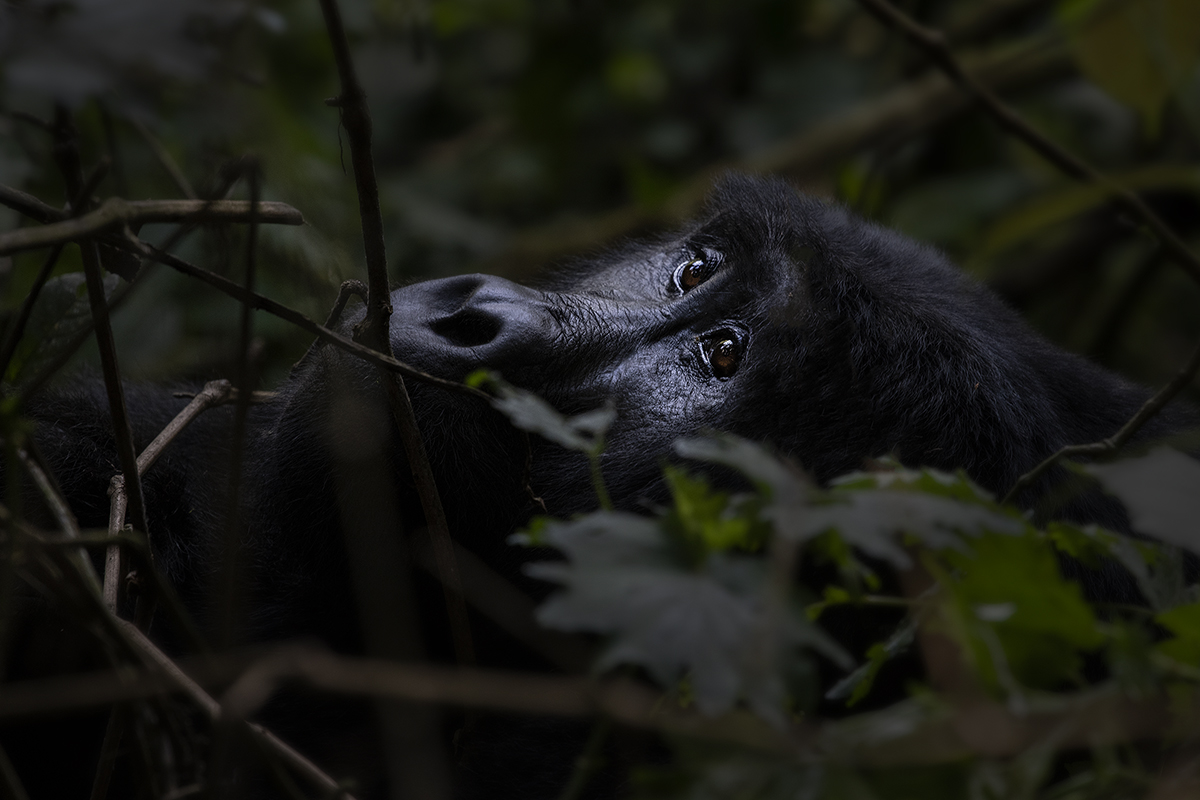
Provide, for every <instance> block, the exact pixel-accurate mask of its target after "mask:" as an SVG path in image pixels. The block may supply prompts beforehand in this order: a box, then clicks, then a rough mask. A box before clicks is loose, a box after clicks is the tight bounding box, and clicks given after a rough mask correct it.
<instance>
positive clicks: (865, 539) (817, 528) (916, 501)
mask: <svg viewBox="0 0 1200 800" xmlns="http://www.w3.org/2000/svg"><path fill="white" fill-rule="evenodd" d="M828 497H829V502H828V503H825V504H822V505H814V506H811V507H810V508H809V509H808V510H807V511H806V512H805V514H804V517H803V519H802V520H801V521H799V523H798V524H796V525H795V526H794V527H793V528H792V530H793V531H794V532H795V533H796V534H798V535H799V536H800V537H801V538H802V539H810V538H812V537H814V536H817V535H818V534H820V533H822V532H824V531H827V530H830V529H836V530H837V531H838V533H840V534H841V536H842V537H843V538H844V539H846V540H847V541H848V542H849V543H851V544H852V545H854V546H855V547H858V548H859V549H861V550H862V551H863V552H865V553H867V554H868V555H871V556H874V557H876V558H881V559H884V560H886V561H888V562H890V563H891V564H893V565H894V566H896V567H897V568H899V569H907V568H909V567H911V566H912V559H911V558H909V556H908V554H907V553H905V551H904V549H903V548H902V547H901V546H900V545H899V544H898V543H897V542H896V540H895V534H896V533H900V532H903V533H907V534H910V535H912V536H914V537H916V538H918V539H920V540H921V542H922V543H923V544H924V545H926V546H927V547H931V548H933V549H935V550H938V549H943V548H947V547H951V548H961V547H962V541H961V539H960V536H959V534H966V535H970V536H978V535H980V534H982V533H984V532H987V531H991V532H993V533H1004V534H1010V535H1011V534H1017V533H1020V532H1021V530H1022V525H1021V523H1020V522H1018V521H1017V520H1014V519H1013V518H1012V517H1009V516H1007V515H1005V514H1002V513H999V512H997V511H994V510H992V509H990V508H987V507H985V506H982V505H975V504H971V503H963V502H960V501H958V500H949V499H947V498H945V497H938V496H936V495H929V494H924V493H920V492H912V491H893V490H883V489H880V490H860V491H835V492H830V493H829V496H828Z"/></svg>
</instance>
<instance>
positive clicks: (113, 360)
mask: <svg viewBox="0 0 1200 800" xmlns="http://www.w3.org/2000/svg"><path fill="white" fill-rule="evenodd" d="M55 138H56V142H55V151H56V156H57V158H58V161H59V164H60V166H61V168H62V171H63V177H64V178H65V180H66V182H67V187H68V189H69V191H70V193H71V195H72V196H73V197H75V196H79V194H80V192H81V190H82V189H83V180H82V173H81V171H80V163H79V149H78V147H79V144H78V139H77V134H76V132H75V127H74V123H73V122H72V121H71V118H70V116H69V115H68V113H67V111H66V110H65V109H64V108H61V107H60V108H59V109H58V111H57V119H56V121H55ZM84 202H85V203H86V198H85V200H84ZM85 216H86V215H85ZM82 219H83V218H82V217H81V218H79V220H68V221H67V222H65V223H63V224H68V225H69V224H73V223H75V222H78V221H80V220H82ZM80 250H81V252H82V255H83V271H84V277H85V280H86V282H87V294H88V303H89V305H90V306H91V310H92V322H93V324H94V325H95V328H96V344H97V345H98V347H99V349H100V366H101V371H102V373H103V375H104V387H105V390H106V391H107V393H108V407H109V414H110V416H111V417H112V423H113V433H114V436H115V438H116V444H117V457H118V459H119V461H120V464H121V473H122V474H123V475H124V476H125V491H126V494H127V496H128V501H129V511H130V513H131V514H132V516H133V521H134V524H135V526H136V527H137V528H138V529H139V530H140V531H142V533H144V534H146V535H147V536H148V535H149V534H150V528H149V526H148V525H147V523H146V504H145V500H144V497H143V494H142V482H141V480H140V479H139V478H138V473H137V451H136V450H134V447H133V430H132V428H131V427H130V424H129V413H128V410H127V409H126V407H125V391H124V388H123V387H122V386H121V371H120V368H119V367H118V365H117V351H116V343H115V341H114V339H113V332H112V323H111V320H110V319H109V317H108V303H107V301H106V299H105V296H104V276H103V274H102V273H101V268H100V251H99V249H98V248H97V246H96V243H95V242H94V241H86V242H83V243H81V244H80Z"/></svg>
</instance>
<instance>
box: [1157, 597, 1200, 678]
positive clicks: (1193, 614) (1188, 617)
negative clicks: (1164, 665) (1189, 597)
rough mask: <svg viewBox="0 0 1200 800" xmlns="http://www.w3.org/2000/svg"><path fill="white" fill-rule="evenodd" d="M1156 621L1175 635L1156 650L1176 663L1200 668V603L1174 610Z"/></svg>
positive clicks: (1166, 612) (1165, 612)
mask: <svg viewBox="0 0 1200 800" xmlns="http://www.w3.org/2000/svg"><path fill="white" fill-rule="evenodd" d="M1154 620H1155V621H1156V622H1157V623H1158V624H1159V625H1162V626H1163V627H1164V628H1166V629H1167V630H1169V631H1170V632H1171V633H1172V634H1174V637H1173V638H1171V639H1168V640H1166V641H1165V642H1160V643H1159V644H1158V646H1157V648H1156V649H1157V650H1158V651H1159V652H1161V653H1163V654H1164V655H1167V656H1170V657H1171V658H1173V659H1175V660H1176V661H1180V662H1182V663H1184V664H1188V665H1190V666H1193V667H1200V603H1192V604H1191V605H1186V606H1179V607H1178V608H1172V609H1171V610H1170V611H1164V612H1162V613H1161V614H1158V615H1157V616H1155V617H1154Z"/></svg>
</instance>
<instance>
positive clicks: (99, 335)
mask: <svg viewBox="0 0 1200 800" xmlns="http://www.w3.org/2000/svg"><path fill="white" fill-rule="evenodd" d="M54 139H55V143H54V144H55V147H54V150H55V157H56V160H57V161H58V163H59V167H60V168H61V170H62V173H63V178H64V179H65V181H66V184H67V191H68V192H69V193H70V194H71V196H73V197H75V196H79V195H80V194H81V192H82V189H83V173H82V169H81V164H80V158H79V142H78V138H77V134H76V131H75V127H74V124H73V122H72V121H71V118H70V116H69V114H68V112H67V111H66V109H65V108H64V107H62V106H60V107H59V108H58V109H57V110H56V119H55V126H54ZM83 202H84V204H86V203H87V198H86V196H84V201H83ZM77 221H78V220H68V221H66V222H63V223H59V224H61V225H71V224H73V223H75V222H77ZM49 227H53V226H49ZM18 233H20V231H18ZM80 250H81V251H82V255H83V271H84V278H85V280H86V282H87V294H88V303H89V305H90V306H91V310H92V321H93V324H94V325H95V329H96V343H97V345H98V346H99V349H100V366H101V371H102V372H103V375H104V386H105V390H106V391H107V393H108V407H109V416H110V417H111V419H112V423H113V432H114V435H115V438H116V444H117V455H118V458H119V461H120V464H121V471H122V473H123V474H124V475H125V483H126V487H127V496H128V501H129V507H130V510H131V511H132V514H133V518H134V521H135V523H136V525H137V527H138V528H139V529H140V530H141V531H142V532H143V533H146V534H147V535H149V531H150V528H149V526H148V525H147V524H146V505H145V501H144V495H143V494H142V484H141V480H140V479H139V478H138V474H137V453H136V451H135V450H134V448H133V432H132V430H131V429H130V425H129V416H128V412H127V410H126V408H125V393H124V390H123V388H122V386H121V371H120V368H119V367H118V366H117V354H116V344H115V342H114V340H113V332H112V324H111V322H110V320H109V318H108V302H107V299H106V298H105V296H104V276H103V275H102V274H101V271H100V269H101V268H100V250H99V248H98V247H97V245H96V243H95V242H94V241H85V242H82V243H81V245H80ZM143 599H144V598H143ZM150 607H151V606H150V603H149V602H142V603H140V604H139V611H141V612H142V615H143V616H142V619H141V620H140V621H141V622H142V623H143V624H148V623H149V613H150ZM123 729H124V715H123V714H122V713H121V711H120V709H117V708H114V709H112V711H111V712H110V714H109V724H108V729H107V730H106V731H105V733H104V741H103V743H102V744H101V748H100V762H99V764H98V765H97V767H96V774H95V778H94V779H93V782H92V795H91V796H92V800H102V799H103V798H104V797H105V795H106V794H107V793H108V786H109V781H110V780H111V778H112V770H113V766H114V760H115V758H116V753H117V750H118V749H119V747H120V743H121V738H122V734H123Z"/></svg>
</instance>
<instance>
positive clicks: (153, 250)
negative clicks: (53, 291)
mask: <svg viewBox="0 0 1200 800" xmlns="http://www.w3.org/2000/svg"><path fill="white" fill-rule="evenodd" d="M123 246H125V247H130V246H132V249H133V250H134V251H136V252H138V253H140V254H142V255H144V256H145V257H146V258H150V259H153V260H155V261H157V262H159V263H161V264H166V265H167V266H168V267H171V268H172V269H175V270H177V271H179V272H182V273H183V274H185V275H190V276H192V277H193V278H198V279H200V280H201V281H203V282H204V283H207V284H208V285H209V286H211V287H213V288H214V289H217V290H218V291H220V292H223V293H224V294H227V295H229V296H230V297H233V298H234V299H236V300H244V302H248V303H250V304H251V305H252V306H253V307H254V308H256V309H258V310H260V311H265V312H267V313H268V314H271V315H272V316H276V317H279V318H280V319H283V320H287V321H288V322H290V323H292V324H293V325H295V326H296V327H298V328H301V329H302V330H305V331H308V332H309V333H311V334H313V335H314V336H318V337H320V338H321V339H323V340H325V341H326V342H329V343H330V344H332V345H334V346H336V347H338V348H340V349H342V350H345V351H346V352H348V353H352V354H354V355H356V356H358V357H359V358H361V359H363V360H364V361H367V362H370V363H372V364H375V365H376V366H382V367H385V368H386V369H389V370H392V371H394V372H398V373H400V374H402V375H405V376H407V377H410V378H415V379H416V380H419V381H421V382H423V383H428V384H430V385H432V386H438V387H441V388H442V389H448V390H450V391H453V392H459V393H461V394H466V395H470V396H471V397H476V398H479V399H481V400H486V401H490V400H491V397H490V396H489V395H488V394H486V393H485V392H481V391H479V390H478V389H472V388H471V387H470V386H467V385H465V384H462V383H458V382H456V381H448V380H446V379H445V378H438V377H435V376H433V375H430V374H429V373H427V372H422V371H421V370H419V369H417V368H415V367H412V366H409V365H408V364H405V363H404V362H403V361H398V360H396V359H395V358H392V357H391V356H386V355H384V354H382V353H380V352H378V351H376V350H372V349H371V348H369V347H366V346H364V345H361V344H359V343H358V342H355V341H353V340H351V339H347V338H346V337H345V336H342V335H341V334H340V333H337V332H336V331H331V330H329V329H328V328H325V327H324V326H322V325H320V324H318V323H316V322H313V321H312V320H311V319H309V318H308V317H306V316H304V315H303V314H301V313H300V312H299V311H294V310H293V309H291V308H288V307H287V306H285V305H283V304H282V303H277V302H275V301H274V300H271V299H269V298H267V297H263V296H262V295H260V294H252V295H247V294H246V291H245V289H244V288H243V287H242V286H241V285H240V284H238V283H236V282H234V281H231V280H229V279H228V278H224V277H222V276H220V275H217V274H216V273H214V272H210V271H209V270H206V269H204V268H203V267H197V266H195V265H194V264H190V263H188V262H187V261H184V260H183V259H181V258H179V257H178V256H174V255H172V254H170V253H166V252H163V251H162V250H160V249H158V248H157V247H154V246H152V245H150V244H147V243H146V242H143V241H142V240H140V239H137V238H136V237H130V238H129V239H128V240H126V242H124V243H123Z"/></svg>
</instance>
